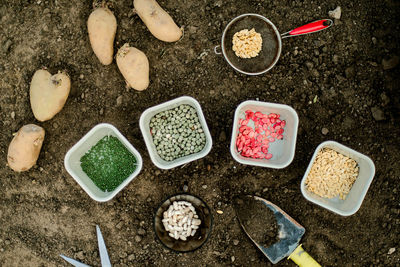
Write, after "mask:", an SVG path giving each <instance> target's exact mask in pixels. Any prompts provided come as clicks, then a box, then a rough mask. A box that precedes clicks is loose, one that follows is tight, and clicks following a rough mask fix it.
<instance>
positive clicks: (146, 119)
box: [140, 96, 212, 169]
mask: <svg viewBox="0 0 400 267" xmlns="http://www.w3.org/2000/svg"><path fill="white" fill-rule="evenodd" d="M183 104H186V105H190V106H192V107H193V108H195V109H196V112H197V115H198V117H199V122H200V124H201V126H202V128H203V131H204V133H205V135H206V144H205V146H204V148H203V150H201V151H200V152H197V153H194V154H191V155H188V156H185V157H181V158H178V159H175V160H172V161H165V160H163V159H162V158H161V157H160V156H159V155H158V153H157V150H156V147H155V145H154V143H153V137H152V136H151V134H150V126H149V124H150V119H151V118H152V117H153V116H154V115H156V114H158V113H160V112H162V111H165V110H169V109H172V108H175V107H178V106H180V105H183ZM140 130H141V131H142V135H143V138H144V141H145V143H146V147H147V150H148V151H149V154H150V158H151V161H153V163H154V165H156V166H157V167H158V168H160V169H172V168H175V167H177V166H180V165H183V164H186V163H188V162H191V161H194V160H197V159H200V158H203V157H205V156H206V155H207V154H208V153H209V152H210V150H211V147H212V139H211V134H210V131H209V130H208V126H207V122H206V119H205V118H204V114H203V111H202V110H201V106H200V104H199V102H197V101H196V99H194V98H192V97H189V96H182V97H178V98H175V99H173V100H170V101H168V102H165V103H162V104H159V105H157V106H154V107H151V108H148V109H146V110H145V111H144V112H143V113H142V115H141V116H140Z"/></svg>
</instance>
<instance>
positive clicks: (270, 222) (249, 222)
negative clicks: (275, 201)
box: [234, 197, 279, 248]
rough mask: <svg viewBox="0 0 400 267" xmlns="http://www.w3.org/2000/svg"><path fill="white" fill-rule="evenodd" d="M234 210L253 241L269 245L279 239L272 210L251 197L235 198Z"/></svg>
mask: <svg viewBox="0 0 400 267" xmlns="http://www.w3.org/2000/svg"><path fill="white" fill-rule="evenodd" d="M234 207H235V211H236V215H237V216H238V219H239V222H240V223H241V225H242V226H243V227H244V228H245V229H246V233H247V234H248V235H250V237H251V238H252V239H253V241H254V242H256V243H257V244H259V245H261V246H263V247H266V248H267V247H269V246H271V245H273V244H275V243H276V242H278V241H279V238H278V231H279V228H278V224H277V221H276V219H275V215H274V212H273V211H272V210H271V209H269V208H268V207H267V206H266V205H265V204H263V203H262V202H261V201H259V200H254V198H253V197H242V198H239V199H236V200H235V206H234Z"/></svg>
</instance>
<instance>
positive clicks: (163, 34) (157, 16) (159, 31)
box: [133, 0, 182, 42]
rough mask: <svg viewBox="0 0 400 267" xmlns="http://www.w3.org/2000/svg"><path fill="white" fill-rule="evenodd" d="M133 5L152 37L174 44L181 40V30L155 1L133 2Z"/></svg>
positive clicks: (138, 0)
mask: <svg viewBox="0 0 400 267" xmlns="http://www.w3.org/2000/svg"><path fill="white" fill-rule="evenodd" d="M133 5H134V7H135V10H136V13H137V14H138V15H139V17H140V18H141V19H142V20H143V22H144V24H146V26H147V28H148V29H149V31H150V32H151V33H152V34H153V35H154V37H156V38H157V39H159V40H161V41H164V42H176V41H178V40H179V39H180V38H181V36H182V31H181V29H179V27H178V26H176V24H175V22H174V20H173V19H172V18H171V16H170V15H169V14H168V13H167V12H165V10H164V9H162V8H161V7H160V5H159V4H158V3H157V2H156V1H155V0H134V1H133Z"/></svg>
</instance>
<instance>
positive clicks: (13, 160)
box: [7, 124, 44, 172]
mask: <svg viewBox="0 0 400 267" xmlns="http://www.w3.org/2000/svg"><path fill="white" fill-rule="evenodd" d="M43 140H44V129H43V128H42V127H40V126H37V125H35V124H28V125H25V126H22V128H21V129H19V131H18V132H17V133H16V135H15V136H14V138H13V139H12V140H11V143H10V146H9V147H8V154H7V161H8V166H10V168H11V169H13V170H14V171H16V172H22V171H27V170H29V169H30V168H31V167H32V166H33V165H35V163H36V161H37V159H38V157H39V152H40V149H41V148H42V144H43Z"/></svg>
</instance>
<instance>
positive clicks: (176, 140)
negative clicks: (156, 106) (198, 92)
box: [149, 105, 206, 161]
mask: <svg viewBox="0 0 400 267" xmlns="http://www.w3.org/2000/svg"><path fill="white" fill-rule="evenodd" d="M149 126H150V133H151V135H152V137H153V143H154V145H155V147H156V151H157V154H158V155H159V156H160V157H161V158H162V159H163V160H165V161H173V160H175V159H177V158H181V157H184V156H188V155H191V154H194V153H199V152H200V151H202V150H203V148H204V146H205V145H206V135H205V133H204V130H203V127H202V126H201V123H200V120H199V117H198V114H197V112H196V109H194V108H193V107H192V106H190V105H180V106H178V107H175V108H173V109H169V110H165V111H162V112H160V113H158V114H156V115H155V116H154V117H153V118H151V119H150V124H149Z"/></svg>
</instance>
